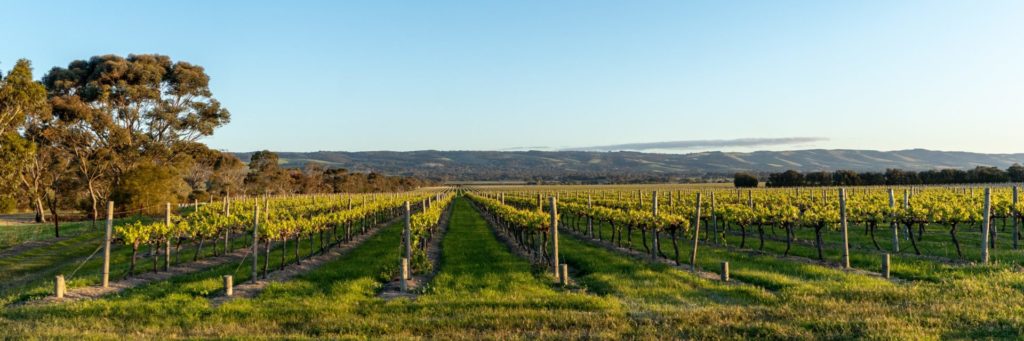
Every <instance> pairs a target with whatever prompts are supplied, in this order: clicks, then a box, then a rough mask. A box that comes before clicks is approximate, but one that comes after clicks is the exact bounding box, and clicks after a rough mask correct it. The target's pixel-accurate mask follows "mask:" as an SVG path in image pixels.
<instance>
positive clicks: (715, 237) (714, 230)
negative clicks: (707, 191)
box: [711, 191, 718, 245]
mask: <svg viewBox="0 0 1024 341" xmlns="http://www.w3.org/2000/svg"><path fill="white" fill-rule="evenodd" d="M711 232H712V236H711V243H712V244H714V245H718V215H717V214H716V213H715V191H711Z"/></svg>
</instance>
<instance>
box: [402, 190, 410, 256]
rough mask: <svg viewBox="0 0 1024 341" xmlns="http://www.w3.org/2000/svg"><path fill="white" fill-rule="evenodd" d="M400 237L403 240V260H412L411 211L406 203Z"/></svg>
mask: <svg viewBox="0 0 1024 341" xmlns="http://www.w3.org/2000/svg"><path fill="white" fill-rule="evenodd" d="M402 235H403V237H402V239H405V245H403V246H404V247H403V249H404V251H405V259H406V260H409V259H412V240H411V239H412V209H411V208H410V207H409V202H408V201H406V202H405V231H403V233H402Z"/></svg>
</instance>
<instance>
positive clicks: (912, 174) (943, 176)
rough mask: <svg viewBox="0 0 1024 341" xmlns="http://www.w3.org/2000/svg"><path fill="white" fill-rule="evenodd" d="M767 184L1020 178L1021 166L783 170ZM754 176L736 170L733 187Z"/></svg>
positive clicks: (1022, 174) (1023, 173) (875, 183)
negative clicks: (881, 170) (874, 169)
mask: <svg viewBox="0 0 1024 341" xmlns="http://www.w3.org/2000/svg"><path fill="white" fill-rule="evenodd" d="M766 178H767V179H766V180H767V181H766V182H765V185H766V186H768V187H798V186H881V185H946V184H978V183H1005V182H1024V166H1021V165H1019V164H1013V165H1012V166H1010V167H1008V168H1007V169H1006V170H1003V169H1000V168H998V167H988V166H977V167H975V168H973V169H967V170H963V169H953V168H946V169H935V170H926V171H909V170H902V169H894V168H890V169H887V170H885V172H855V171H851V170H837V171H834V172H830V171H817V172H806V173H801V172H798V171H795V170H787V171H785V172H780V173H769V174H768V175H767V177H766ZM757 180H758V179H757V177H756V176H755V175H753V174H749V173H736V175H735V176H734V184H735V185H736V187H756V186H757Z"/></svg>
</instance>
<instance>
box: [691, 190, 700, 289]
mask: <svg viewBox="0 0 1024 341" xmlns="http://www.w3.org/2000/svg"><path fill="white" fill-rule="evenodd" d="M695 212H696V219H694V224H693V252H692V253H690V270H693V272H697V245H698V242H699V241H700V192H697V208H696V211H695Z"/></svg>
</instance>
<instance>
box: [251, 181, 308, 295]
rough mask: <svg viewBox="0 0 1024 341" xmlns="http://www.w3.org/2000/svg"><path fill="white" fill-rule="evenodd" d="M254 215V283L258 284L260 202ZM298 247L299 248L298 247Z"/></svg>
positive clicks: (257, 203) (255, 207) (255, 208)
mask: <svg viewBox="0 0 1024 341" xmlns="http://www.w3.org/2000/svg"><path fill="white" fill-rule="evenodd" d="M255 202H256V205H253V207H254V208H253V213H252V281H253V282H256V278H257V275H258V274H259V272H258V270H259V265H260V263H259V260H258V259H259V252H260V238H259V236H260V232H259V231H260V202H259V200H256V201H255ZM296 247H298V246H296Z"/></svg>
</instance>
